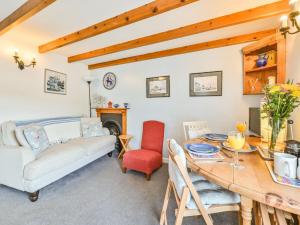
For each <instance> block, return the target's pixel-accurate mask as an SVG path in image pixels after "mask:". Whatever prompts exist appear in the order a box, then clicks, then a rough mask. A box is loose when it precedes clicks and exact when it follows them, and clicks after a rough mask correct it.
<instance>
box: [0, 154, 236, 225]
mask: <svg viewBox="0 0 300 225" xmlns="http://www.w3.org/2000/svg"><path fill="white" fill-rule="evenodd" d="M167 177H168V172H167V165H164V166H163V167H162V168H161V169H160V170H158V171H157V172H156V173H154V174H153V176H152V179H151V181H146V180H145V179H144V176H143V175H142V174H139V173H136V172H131V171H129V172H128V173H127V174H122V173H121V171H120V166H119V162H118V160H117V159H116V156H114V157H113V158H109V157H107V156H105V157H103V158H101V159H99V160H97V161H95V162H94V163H92V164H90V165H88V166H86V167H84V168H82V169H80V170H78V171H76V172H74V173H72V174H70V175H69V176H67V177H65V178H63V179H61V180H59V181H57V182H55V183H53V184H51V185H49V186H48V187H46V188H44V189H43V190H41V193H40V199H39V201H38V202H36V203H31V202H30V201H29V200H28V199H27V195H26V194H25V193H23V192H19V191H16V190H13V189H11V188H7V187H4V186H1V185H0V225H155V224H159V216H160V211H161V207H162V204H163V198H164V194H165V189H166V183H167ZM173 198H174V197H173V196H172V201H171V203H170V206H169V213H168V218H169V221H168V222H169V224H170V225H172V224H174V207H175V202H174V199H173ZM213 219H214V222H215V224H222V225H229V224H237V215H236V214H235V213H225V214H219V215H215V216H213ZM183 224H187V225H194V224H195V225H196V224H198V225H199V224H204V223H203V221H202V219H201V218H200V217H199V218H187V219H184V222H183Z"/></svg>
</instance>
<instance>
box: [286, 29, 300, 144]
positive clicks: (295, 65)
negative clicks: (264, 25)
mask: <svg viewBox="0 0 300 225" xmlns="http://www.w3.org/2000/svg"><path fill="white" fill-rule="evenodd" d="M287 53H288V54H287V75H288V79H292V80H294V82H298V83H300V59H299V54H300V35H299V34H296V35H289V36H288V38H287ZM293 119H294V123H295V126H294V127H295V129H294V132H295V138H296V139H297V140H300V107H298V109H297V110H296V111H295V112H294V114H293Z"/></svg>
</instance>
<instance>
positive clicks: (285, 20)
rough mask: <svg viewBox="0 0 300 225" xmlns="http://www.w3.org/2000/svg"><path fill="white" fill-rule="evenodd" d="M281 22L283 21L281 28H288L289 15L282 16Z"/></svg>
mask: <svg viewBox="0 0 300 225" xmlns="http://www.w3.org/2000/svg"><path fill="white" fill-rule="evenodd" d="M280 21H281V27H282V28H286V27H288V16H287V15H284V16H282V17H281V18H280Z"/></svg>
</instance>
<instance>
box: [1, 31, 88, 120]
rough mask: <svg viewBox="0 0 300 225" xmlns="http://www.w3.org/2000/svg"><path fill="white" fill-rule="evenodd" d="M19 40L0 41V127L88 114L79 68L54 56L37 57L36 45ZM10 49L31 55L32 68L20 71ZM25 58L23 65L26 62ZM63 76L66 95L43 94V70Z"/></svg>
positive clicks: (82, 70)
mask: <svg viewBox="0 0 300 225" xmlns="http://www.w3.org/2000/svg"><path fill="white" fill-rule="evenodd" d="M21 38H22V37H21V35H19V37H17V36H12V35H9V34H8V35H4V36H1V37H0V123H1V122H3V121H6V120H26V119H35V118H45V117H57V116H68V115H82V114H83V113H85V114H87V113H88V89H87V84H86V82H84V81H83V80H82V77H83V76H84V75H86V74H89V71H88V70H87V67H86V66H84V65H83V64H68V63H67V61H66V58H65V57H62V56H59V55H56V54H51V53H50V54H46V55H40V54H38V53H37V45H31V44H30V43H23V42H22V41H20V39H21ZM14 48H18V49H19V51H20V55H21V56H23V57H25V58H26V55H32V54H34V55H35V56H36V58H37V66H36V68H34V69H32V68H27V69H25V70H23V71H21V70H19V69H18V68H17V65H16V64H15V62H14V59H13V57H12V55H13V52H14V51H13V50H14ZM30 58H31V57H29V58H28V59H27V60H26V62H30V60H31V59H30ZM45 68H48V69H52V70H55V71H59V72H62V73H66V74H67V95H56V94H47V93H44V69H45Z"/></svg>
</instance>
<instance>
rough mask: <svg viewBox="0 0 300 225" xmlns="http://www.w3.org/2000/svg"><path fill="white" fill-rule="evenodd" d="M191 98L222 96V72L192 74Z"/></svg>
mask: <svg viewBox="0 0 300 225" xmlns="http://www.w3.org/2000/svg"><path fill="white" fill-rule="evenodd" d="M190 96H191V97H194V96H222V71H214V72H205V73H191V74H190Z"/></svg>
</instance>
